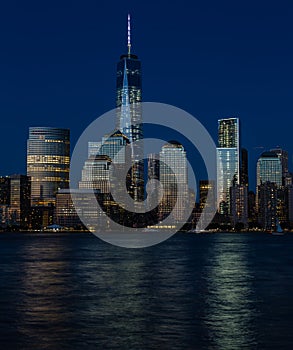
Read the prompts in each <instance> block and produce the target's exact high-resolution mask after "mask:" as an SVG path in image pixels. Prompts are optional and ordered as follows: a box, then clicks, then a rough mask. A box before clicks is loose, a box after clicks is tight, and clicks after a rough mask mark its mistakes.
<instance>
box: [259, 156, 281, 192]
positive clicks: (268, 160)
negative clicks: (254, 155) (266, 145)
mask: <svg viewBox="0 0 293 350" xmlns="http://www.w3.org/2000/svg"><path fill="white" fill-rule="evenodd" d="M282 170H283V168H282V160H281V159H280V157H279V156H278V154H277V153H275V152H263V153H262V154H261V156H260V157H259V159H258V161H257V179H256V184H257V186H260V185H261V184H262V183H265V182H267V181H269V182H274V183H275V184H276V185H277V186H278V187H280V186H282Z"/></svg>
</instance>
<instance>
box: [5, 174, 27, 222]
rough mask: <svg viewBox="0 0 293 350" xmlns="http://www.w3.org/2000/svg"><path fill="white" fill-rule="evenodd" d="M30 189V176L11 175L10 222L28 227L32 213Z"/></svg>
mask: <svg viewBox="0 0 293 350" xmlns="http://www.w3.org/2000/svg"><path fill="white" fill-rule="evenodd" d="M30 190H31V182H30V178H29V176H26V175H11V176H10V208H9V213H10V222H11V223H12V225H17V226H21V227H22V228H28V226H29V215H30Z"/></svg>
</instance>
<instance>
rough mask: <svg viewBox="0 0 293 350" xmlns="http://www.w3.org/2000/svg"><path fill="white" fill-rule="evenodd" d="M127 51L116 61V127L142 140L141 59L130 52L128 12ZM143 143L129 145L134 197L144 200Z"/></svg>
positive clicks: (131, 137) (132, 137)
mask: <svg viewBox="0 0 293 350" xmlns="http://www.w3.org/2000/svg"><path fill="white" fill-rule="evenodd" d="M127 48H128V52H127V54H123V55H121V56H120V60H119V62H118V64H117V80H116V91H117V95H116V107H117V120H116V129H117V130H120V131H121V132H122V133H123V134H125V135H126V136H127V138H128V139H129V141H130V143H132V142H134V141H138V140H142V139H143V124H142V112H141V62H140V60H139V59H138V57H137V56H136V55H134V54H133V53H131V40H130V16H129V15H128V41H127ZM140 159H143V147H142V145H137V144H135V145H133V146H132V162H133V168H132V173H133V174H132V179H133V182H134V183H133V185H132V187H133V189H134V200H135V201H142V200H143V199H144V171H143V162H139V160H140Z"/></svg>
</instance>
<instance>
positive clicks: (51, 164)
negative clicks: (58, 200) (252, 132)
mask: <svg viewBox="0 0 293 350" xmlns="http://www.w3.org/2000/svg"><path fill="white" fill-rule="evenodd" d="M69 162H70V136H69V130H68V129H59V128H52V127H31V128H29V139H28V141H27V175H28V176H30V177H31V204H32V205H45V206H47V205H50V204H54V203H55V196H56V193H57V191H58V189H59V188H68V186H69Z"/></svg>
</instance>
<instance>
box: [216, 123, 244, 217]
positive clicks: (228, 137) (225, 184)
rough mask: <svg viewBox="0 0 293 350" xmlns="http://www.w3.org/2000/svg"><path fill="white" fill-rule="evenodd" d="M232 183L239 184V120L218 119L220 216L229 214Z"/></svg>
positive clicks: (218, 199) (218, 194) (218, 196)
mask: <svg viewBox="0 0 293 350" xmlns="http://www.w3.org/2000/svg"><path fill="white" fill-rule="evenodd" d="M233 183H234V184H240V130H239V119H238V118H229V119H220V120H219V121H218V148H217V207H218V211H219V213H220V214H224V215H228V214H230V213H231V208H230V187H231V186H232V185H233Z"/></svg>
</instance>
